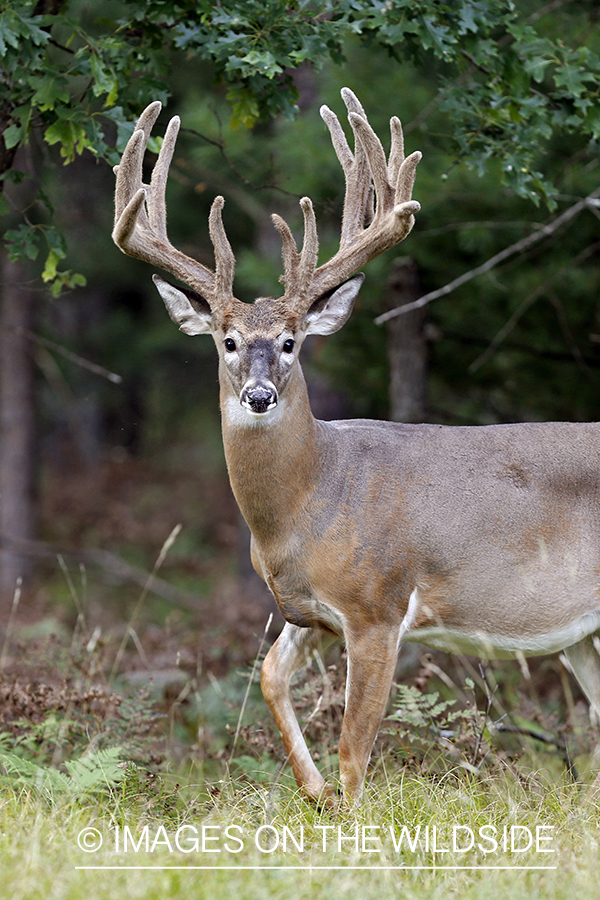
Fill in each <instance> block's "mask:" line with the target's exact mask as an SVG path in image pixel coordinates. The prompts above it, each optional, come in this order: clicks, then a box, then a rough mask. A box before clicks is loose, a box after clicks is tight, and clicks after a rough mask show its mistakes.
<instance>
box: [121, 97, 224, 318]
mask: <svg viewBox="0 0 600 900" xmlns="http://www.w3.org/2000/svg"><path fill="white" fill-rule="evenodd" d="M160 110H161V104H160V102H159V101H158V100H156V101H155V102H154V103H151V104H150V105H149V106H147V107H146V109H145V110H144V112H143V113H142V115H141V116H140V118H139V120H138V123H137V125H136V129H135V131H134V133H133V135H132V136H131V138H130V139H129V141H128V143H127V146H126V148H125V151H124V153H123V157H122V159H121V162H120V164H119V165H118V166H115V170H114V171H115V174H116V176H117V183H116V189H115V226H114V229H113V234H112V236H113V240H114V242H115V244H116V245H117V246H118V247H119V248H120V249H121V250H122V251H123V253H127V254H128V255H129V256H134V257H136V259H141V260H143V261H144V262H149V263H151V264H152V265H156V266H159V267H160V268H161V269H164V270H165V271H166V272H170V273H171V274H172V275H175V277H176V278H179V279H180V280H181V281H182V282H184V284H187V285H188V286H189V287H191V288H193V289H194V290H195V291H198V293H200V294H202V296H203V297H204V298H205V299H206V300H207V301H208V303H209V304H210V306H211V308H212V309H213V312H215V311H216V308H217V307H218V308H219V309H222V308H224V307H225V306H227V305H229V304H231V303H232V302H235V301H234V298H233V274H234V269H235V257H234V255H233V252H232V250H231V246H230V244H229V241H228V240H227V235H226V234H225V229H224V227H223V221H222V218H221V210H222V209H223V204H224V200H223V198H222V197H216V198H215V200H214V202H213V205H212V208H211V211H210V217H209V232H210V237H211V240H212V243H213V246H214V249H215V271H214V272H212V271H211V270H210V269H208V268H207V267H206V266H203V265H202V264H201V263H199V262H197V261H196V260H195V259H192V258H191V257H189V256H186V255H185V254H184V253H181V251H179V250H177V249H176V248H175V247H174V246H173V245H172V244H171V242H170V241H169V239H168V237H167V211H166V204H165V188H166V184H167V177H168V173H169V166H170V164H171V159H172V157H173V152H174V150H175V142H176V140H177V134H178V132H179V124H180V122H179V117H178V116H175V117H174V118H173V119H171V121H170V122H169V125H168V127H167V130H166V132H165V136H164V140H163V144H162V147H161V150H160V153H159V155H158V159H157V161H156V165H155V166H154V170H153V172H152V178H151V180H150V184H149V185H148V184H144V183H143V181H142V163H143V160H144V153H145V151H146V147H147V145H148V139H149V137H150V132H151V131H152V127H153V125H154V123H155V122H156V120H157V118H158V115H159V113H160Z"/></svg>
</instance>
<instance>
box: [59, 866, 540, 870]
mask: <svg viewBox="0 0 600 900" xmlns="http://www.w3.org/2000/svg"><path fill="white" fill-rule="evenodd" d="M557 868H558V866H312V865H304V866H75V869H77V870H91V871H107V870H110V869H115V870H117V871H124V870H126V869H129V870H135V871H156V872H160V871H163V870H171V869H178V870H182V871H185V870H186V869H190V871H197V870H202V871H204V872H210V871H211V869H214V870H215V871H223V870H227V869H230V870H231V871H232V872H248V871H253V872H275V871H281V870H282V869H285V870H291V869H301V870H307V869H309V870H310V869H315V870H319V871H323V870H328V871H338V870H339V871H344V870H346V871H347V870H348V869H353V870H356V871H361V870H363V871H365V872H366V871H371V872H372V871H377V870H381V871H382V872H384V871H389V870H394V871H397V870H399V869H424V870H427V871H430V872H435V871H437V870H438V869H439V870H442V869H445V870H448V869H452V870H459V869H466V870H470V871H474V870H476V869H485V870H490V869H504V870H510V871H523V872H532V871H533V872H535V871H543V870H548V869H557Z"/></svg>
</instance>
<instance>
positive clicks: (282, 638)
mask: <svg viewBox="0 0 600 900" xmlns="http://www.w3.org/2000/svg"><path fill="white" fill-rule="evenodd" d="M335 639H336V636H335V635H334V634H333V633H332V632H331V631H327V630H326V629H324V628H319V627H318V626H314V627H311V628H300V627H299V626H298V625H291V624H290V623H289V622H286V624H285V626H284V628H283V631H282V632H281V634H280V635H279V637H278V638H277V640H276V641H275V643H274V644H273V646H272V647H271V649H270V650H269V652H268V653H267V655H266V657H265V660H264V662H263V665H262V674H261V688H262V692H263V696H264V698H265V700H266V701H267V703H268V705H269V707H270V709H271V712H272V713H273V716H274V718H275V721H276V723H277V727H278V728H279V731H280V733H281V737H282V739H283V743H284V746H285V749H286V751H287V754H288V758H289V761H290V765H291V767H292V771H293V772H294V777H295V778H296V782H297V784H298V787H299V788H300V789H301V790H302V791H303V792H304V793H305V794H306V795H307V796H308V797H310V798H311V799H313V800H323V799H325V798H327V797H328V796H330V795H331V794H332V793H333V788H331V786H329V785H328V784H327V783H326V781H325V779H324V778H323V776H322V775H321V773H320V772H319V770H318V769H317V767H316V766H315V764H314V762H313V760H312V758H311V755H310V753H309V751H308V747H307V746H306V741H305V740H304V736H303V734H302V732H301V730H300V726H299V724H298V719H297V718H296V713H295V712H294V708H293V706H292V701H291V699H290V678H291V677H292V675H293V674H294V672H295V671H296V669H298V668H300V666H302V665H304V664H305V663H307V662H308V661H309V660H310V657H311V655H312V654H313V653H314V651H315V650H317V649H318V648H320V649H322V650H325V648H326V647H327V646H328V645H329V644H331V643H332V642H333V641H334V640H335Z"/></svg>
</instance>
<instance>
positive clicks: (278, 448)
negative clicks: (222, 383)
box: [221, 367, 319, 544]
mask: <svg viewBox="0 0 600 900" xmlns="http://www.w3.org/2000/svg"><path fill="white" fill-rule="evenodd" d="M221 416H222V426H223V445H224V448H225V459H226V461H227V468H228V471H229V479H230V481H231V487H232V489H233V493H234V495H235V498H236V500H237V502H238V505H239V507H240V509H241V511H242V515H243V516H244V518H245V519H246V522H247V523H248V525H249V527H250V530H251V532H252V534H253V536H254V538H255V540H256V541H258V542H259V544H265V543H269V542H271V541H272V540H280V539H281V537H282V536H284V535H285V534H287V533H288V531H289V529H290V527H291V526H292V523H293V521H294V519H295V517H296V515H297V514H298V512H299V510H301V509H302V507H303V506H304V505H305V503H306V501H307V500H308V498H309V497H310V495H311V493H312V490H313V487H314V484H315V481H316V478H317V477H318V471H319V464H318V461H319V450H318V443H319V428H318V423H317V421H316V419H315V418H314V416H313V414H312V411H311V409H310V404H309V400H308V392H307V390H306V383H305V381H304V376H303V375H302V370H301V369H300V367H298V368H297V371H296V372H294V374H293V376H292V378H291V380H290V382H289V383H288V385H287V387H286V390H285V392H284V395H283V397H280V400H279V404H278V406H277V407H276V408H275V410H273V411H272V413H270V414H269V415H268V416H265V417H264V418H260V419H251V418H250V417H249V416H248V415H247V413H246V411H245V410H244V409H242V407H241V406H240V404H239V400H238V398H237V397H236V396H235V395H233V394H231V393H228V392H227V391H226V390H224V389H223V387H222V388H221Z"/></svg>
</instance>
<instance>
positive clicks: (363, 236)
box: [273, 88, 421, 310]
mask: <svg viewBox="0 0 600 900" xmlns="http://www.w3.org/2000/svg"><path fill="white" fill-rule="evenodd" d="M342 97H343V100H344V102H345V104H346V107H347V109H348V120H349V122H350V125H351V126H352V130H353V132H354V138H355V150H354V153H352V151H351V150H350V147H349V146H348V142H347V141H346V137H345V135H344V132H343V130H342V127H341V125H340V123H339V120H338V118H337V116H336V115H335V113H333V112H332V111H331V110H330V109H329V108H328V107H327V106H323V107H321V116H322V118H323V119H324V121H325V123H326V124H327V127H328V128H329V131H330V133H331V140H332V143H333V146H334V149H335V152H336V154H337V157H338V159H339V161H340V163H341V166H342V168H343V170H344V175H345V178H346V195H345V199H344V213H343V219H342V229H341V239H340V246H339V250H338V251H337V253H336V254H335V255H334V256H333V257H332V258H331V259H330V260H329V261H328V262H326V263H324V264H323V265H322V266H319V267H318V268H317V267H316V266H317V256H318V249H319V245H318V238H317V226H316V221H315V214H314V210H313V206H312V203H311V201H310V200H309V198H308V197H304V198H303V199H302V200H301V201H300V205H301V207H302V211H303V214H304V243H303V245H302V250H301V252H300V253H299V252H298V250H297V247H296V243H295V241H294V238H293V236H292V233H291V231H290V229H289V227H288V225H287V224H286V222H285V221H284V220H283V219H282V218H281V217H280V216H273V222H274V224H275V227H276V228H277V229H278V231H279V232H280V234H281V237H282V241H283V259H284V269H285V274H284V275H283V277H282V279H281V280H282V282H283V284H284V285H285V295H286V298H287V299H288V300H289V301H290V302H294V303H295V305H296V308H297V309H298V310H301V309H306V308H307V307H308V306H309V305H310V304H311V303H312V301H313V300H315V299H316V298H317V297H319V296H320V295H321V294H323V293H325V292H326V291H328V290H331V289H332V288H334V287H337V286H338V285H339V284H341V283H342V282H343V281H345V280H346V279H347V278H349V277H350V276H351V275H353V274H354V272H356V271H357V269H359V268H361V266H363V265H365V263H367V262H369V260H371V259H374V258H375V257H376V256H379V254H380V253H383V252H384V251H385V250H389V248H390V247H393V246H394V244H397V243H399V242H400V241H402V240H404V238H405V237H406V236H407V234H408V233H409V231H410V230H411V228H412V227H413V224H414V214H415V213H416V212H418V211H419V209H420V208H421V207H420V205H419V203H417V201H416V200H412V189H413V185H414V181H415V175H416V168H417V164H418V162H419V160H420V159H421V153H419V151H416V152H414V153H411V155H410V156H409V157H407V158H405V157H404V138H403V134H402V125H401V124H400V120H399V119H397V118H396V116H394V117H393V118H392V119H391V121H390V130H391V137H392V142H391V149H390V155H389V160H388V161H386V158H385V153H384V150H383V147H382V146H381V142H380V140H379V138H378V137H377V135H376V134H375V132H374V131H373V129H372V128H371V126H370V125H369V122H368V120H367V117H366V115H365V111H364V109H363V108H362V106H361V104H360V103H359V101H358V99H357V98H356V96H355V95H354V94H353V92H352V91H351V90H349V89H348V88H343V89H342Z"/></svg>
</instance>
